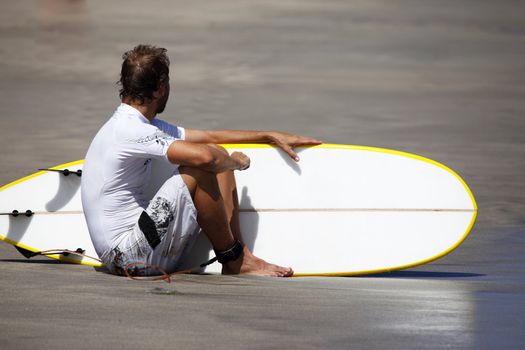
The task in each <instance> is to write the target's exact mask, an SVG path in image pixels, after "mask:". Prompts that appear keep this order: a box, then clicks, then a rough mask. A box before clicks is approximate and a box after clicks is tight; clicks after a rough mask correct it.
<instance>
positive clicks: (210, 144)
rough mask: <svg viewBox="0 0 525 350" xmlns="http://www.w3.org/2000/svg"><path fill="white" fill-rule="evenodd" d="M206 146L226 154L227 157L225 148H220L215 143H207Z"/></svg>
mask: <svg viewBox="0 0 525 350" xmlns="http://www.w3.org/2000/svg"><path fill="white" fill-rule="evenodd" d="M208 146H210V147H213V148H215V149H217V150H218V151H220V152H222V153H224V154H226V155H229V153H228V151H227V150H226V148H224V147H222V146H221V145H217V144H215V143H209V144H208Z"/></svg>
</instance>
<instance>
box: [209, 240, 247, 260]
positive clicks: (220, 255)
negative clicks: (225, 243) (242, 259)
mask: <svg viewBox="0 0 525 350" xmlns="http://www.w3.org/2000/svg"><path fill="white" fill-rule="evenodd" d="M243 248H244V246H243V245H242V243H241V242H240V241H239V240H238V239H236V240H235V242H233V245H232V246H231V247H230V248H229V249H226V250H223V251H217V250H216V251H215V255H216V256H217V260H218V261H219V262H220V263H221V264H225V263H227V262H230V261H234V260H237V259H238V258H239V256H241V254H242V251H243Z"/></svg>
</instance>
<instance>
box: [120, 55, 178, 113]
mask: <svg viewBox="0 0 525 350" xmlns="http://www.w3.org/2000/svg"><path fill="white" fill-rule="evenodd" d="M167 51H168V50H166V49H164V48H161V47H155V46H152V45H138V46H135V47H134V48H133V50H130V51H127V52H126V53H124V55H122V59H123V60H124V62H122V70H121V71H120V81H119V82H118V84H120V86H121V89H120V91H119V94H120V98H121V99H124V98H130V99H132V100H136V101H138V102H139V103H140V104H143V103H144V102H145V101H146V100H152V99H153V92H155V91H157V90H158V89H159V88H160V86H161V85H162V84H164V83H167V82H168V81H169V72H170V69H169V66H170V60H169V58H168V56H167V55H166V52H167Z"/></svg>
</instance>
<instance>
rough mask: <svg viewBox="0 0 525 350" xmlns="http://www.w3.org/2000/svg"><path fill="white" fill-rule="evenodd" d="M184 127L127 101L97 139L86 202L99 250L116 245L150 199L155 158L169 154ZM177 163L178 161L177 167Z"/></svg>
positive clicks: (88, 165) (87, 168)
mask: <svg viewBox="0 0 525 350" xmlns="http://www.w3.org/2000/svg"><path fill="white" fill-rule="evenodd" d="M184 136H185V135H184V129H183V128H180V127H177V126H175V125H171V124H169V123H167V122H165V121H162V120H158V119H156V118H155V119H153V121H152V122H151V123H150V121H149V120H148V119H147V118H146V117H144V116H143V115H142V114H141V113H140V112H139V111H138V110H136V109H135V108H133V107H131V106H129V105H127V104H124V103H122V104H121V105H120V106H119V107H118V108H117V110H116V111H115V113H114V114H113V116H112V117H111V118H110V119H109V120H108V121H107V122H106V124H104V126H103V127H102V128H101V129H100V130H99V132H98V133H97V135H96V136H95V138H94V139H93V141H92V143H91V146H90V147H89V150H88V152H87V155H86V159H85V161H84V167H83V171H82V182H81V183H82V185H81V191H82V206H83V208H84V215H85V217H86V221H87V225H88V229H89V233H90V235H91V240H92V241H93V245H94V246H95V250H96V251H97V254H98V255H99V256H102V254H103V253H104V252H105V251H107V250H108V249H110V248H112V247H114V246H116V244H118V242H119V238H121V237H123V234H125V233H126V232H129V231H130V229H131V228H133V226H135V224H136V223H137V220H138V218H139V216H140V214H141V213H142V211H143V210H144V209H145V208H146V207H147V205H148V201H149V200H148V199H147V198H145V197H144V190H145V188H146V186H147V184H148V182H149V179H150V174H151V159H153V158H155V159H161V160H164V161H166V162H169V161H168V159H167V156H166V153H167V151H168V148H169V146H170V145H171V144H172V143H173V142H174V141H175V140H183V139H184ZM175 166H176V165H174V167H175Z"/></svg>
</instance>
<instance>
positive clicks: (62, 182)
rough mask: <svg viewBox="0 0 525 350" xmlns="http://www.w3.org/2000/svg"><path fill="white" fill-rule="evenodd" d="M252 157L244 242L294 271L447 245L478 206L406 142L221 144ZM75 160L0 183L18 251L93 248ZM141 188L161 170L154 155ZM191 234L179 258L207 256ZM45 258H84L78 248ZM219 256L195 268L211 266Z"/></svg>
mask: <svg viewBox="0 0 525 350" xmlns="http://www.w3.org/2000/svg"><path fill="white" fill-rule="evenodd" d="M224 146H225V147H226V148H227V150H228V151H229V152H234V151H241V152H244V153H245V154H247V155H248V156H249V157H250V158H251V167H250V168H249V169H248V170H245V171H238V172H236V179H237V187H238V192H239V202H240V222H241V230H242V232H243V239H244V242H245V244H247V245H248V247H249V248H250V249H251V250H252V251H253V253H254V254H255V255H256V256H259V257H261V258H263V259H265V260H267V261H269V262H272V263H276V264H279V265H283V266H291V267H293V269H294V271H295V276H316V275H317V276H320V275H323V276H330V275H332V276H351V275H364V274H374V273H381V272H388V271H394V270H399V269H405V268H409V267H413V266H417V265H421V264H425V263H429V262H431V261H434V260H436V259H438V258H440V257H443V256H445V255H447V254H448V253H450V252H451V251H452V250H454V249H455V248H457V247H458V246H459V245H460V244H461V243H462V242H463V241H464V240H465V239H466V238H467V236H468V234H469V233H470V231H471V230H472V227H473V225H474V222H475V220H476V215H477V205H476V201H475V199H474V196H473V194H472V192H471V190H470V189H469V187H468V186H467V184H466V183H465V181H464V180H463V179H462V178H461V177H460V176H459V175H458V174H457V173H456V172H454V171H453V170H451V169H450V168H448V167H447V166H445V165H443V164H440V163H438V162H436V161H434V160H431V159H428V158H425V157H421V156H418V155H415V154H410V153H405V152H400V151H395V150H389V149H382V148H375V147H366V146H353V145H336V144H323V145H319V146H313V147H299V148H297V152H298V154H299V156H300V158H301V161H300V162H298V163H296V162H294V161H292V160H291V159H290V158H289V157H288V155H286V154H285V153H284V152H283V151H282V150H280V149H278V148H276V147H273V146H270V145H262V144H251V145H224ZM82 165H83V161H81V160H80V161H76V162H72V163H67V164H62V165H59V166H56V167H54V168H51V169H49V170H42V171H39V172H37V173H35V174H32V175H29V176H27V177H25V178H22V179H20V180H17V181H14V182H12V183H10V184H8V185H5V186H3V187H2V188H0V214H1V215H0V239H2V240H3V241H5V242H7V243H10V244H12V245H14V246H16V247H17V248H18V249H19V250H20V251H21V252H22V253H23V254H25V255H26V256H29V255H30V253H31V252H38V251H44V250H53V249H67V250H71V251H77V250H78V251H82V252H84V254H86V255H88V256H93V257H97V255H96V253H95V249H94V247H93V244H92V243H91V239H90V237H89V233H88V231H87V226H86V223H85V220H84V216H83V212H82V205H81V200H80V177H81V171H82ZM152 166H153V170H152V174H153V176H152V180H151V182H150V186H149V188H148V193H149V195H150V196H153V194H154V193H155V192H156V190H157V189H158V188H159V187H160V185H161V184H162V183H163V182H164V180H165V179H166V178H167V177H168V176H169V175H170V174H171V172H172V167H171V166H170V165H169V164H161V163H156V162H153V165H152ZM213 255H214V254H213V251H212V249H211V245H210V243H209V241H208V240H207V238H206V237H205V235H204V234H202V235H200V236H199V238H198V239H197V242H196V243H195V245H194V247H193V248H192V251H191V253H190V254H188V258H187V259H186V260H185V261H183V262H181V264H180V265H179V268H180V269H184V268H187V267H194V266H198V265H199V264H201V263H202V262H204V261H206V260H208V259H209V258H211V257H213ZM50 257H51V258H54V259H58V260H62V261H67V262H73V263H80V264H85V265H91V266H100V265H101V264H100V263H99V262H98V261H96V260H93V259H90V258H88V257H79V256H75V255H64V254H53V255H50ZM220 269H221V266H220V264H218V263H214V264H212V265H209V266H207V267H206V268H204V269H202V270H201V271H202V272H206V273H220Z"/></svg>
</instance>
